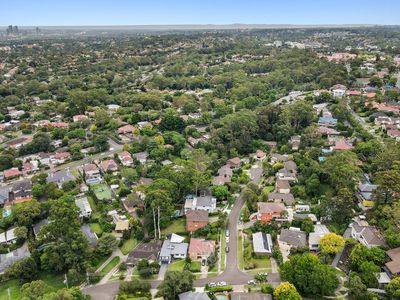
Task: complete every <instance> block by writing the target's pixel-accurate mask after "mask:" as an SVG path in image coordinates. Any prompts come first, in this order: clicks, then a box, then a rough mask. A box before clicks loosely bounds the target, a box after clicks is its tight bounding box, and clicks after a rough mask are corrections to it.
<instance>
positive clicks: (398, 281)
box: [385, 277, 400, 299]
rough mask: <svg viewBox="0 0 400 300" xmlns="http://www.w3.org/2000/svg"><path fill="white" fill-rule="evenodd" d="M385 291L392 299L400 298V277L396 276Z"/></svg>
mask: <svg viewBox="0 0 400 300" xmlns="http://www.w3.org/2000/svg"><path fill="white" fill-rule="evenodd" d="M385 291H386V293H387V294H388V295H389V297H391V299H399V298H400V277H395V278H393V279H392V280H390V282H389V283H388V284H387V285H386V286H385Z"/></svg>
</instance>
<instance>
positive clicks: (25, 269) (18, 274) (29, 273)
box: [5, 257, 39, 283]
mask: <svg viewBox="0 0 400 300" xmlns="http://www.w3.org/2000/svg"><path fill="white" fill-rule="evenodd" d="M5 273H6V274H7V275H8V276H9V277H11V278H17V279H19V280H20V281H21V282H22V283H25V282H29V281H32V280H33V279H35V278H36V277H37V275H38V273H39V272H38V266H37V264H36V262H35V260H34V259H33V258H31V257H29V258H26V259H24V260H21V261H18V262H16V263H14V264H13V265H12V266H11V267H9V268H8V269H7V270H6V272H5Z"/></svg>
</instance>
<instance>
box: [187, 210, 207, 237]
mask: <svg viewBox="0 0 400 300" xmlns="http://www.w3.org/2000/svg"><path fill="white" fill-rule="evenodd" d="M208 222H209V221H208V212H207V211H205V210H189V211H188V212H187V213H186V231H188V232H194V231H196V230H197V229H200V228H203V227H205V226H207V224H208Z"/></svg>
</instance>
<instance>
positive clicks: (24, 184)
mask: <svg viewBox="0 0 400 300" xmlns="http://www.w3.org/2000/svg"><path fill="white" fill-rule="evenodd" d="M31 200H32V182H31V181H30V180H29V179H25V180H21V181H18V182H15V183H14V184H13V185H12V186H11V189H10V193H9V198H8V201H9V202H10V203H12V204H18V203H23V202H27V201H31Z"/></svg>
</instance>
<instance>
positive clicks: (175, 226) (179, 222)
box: [161, 218, 186, 235]
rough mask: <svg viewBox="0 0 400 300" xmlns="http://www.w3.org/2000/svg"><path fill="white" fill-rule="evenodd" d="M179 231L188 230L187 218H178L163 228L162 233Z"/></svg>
mask: <svg viewBox="0 0 400 300" xmlns="http://www.w3.org/2000/svg"><path fill="white" fill-rule="evenodd" d="M178 232H186V229H185V218H179V219H176V220H174V221H173V222H172V223H171V225H169V226H168V227H167V228H164V229H163V230H161V233H162V234H164V235H166V234H171V233H178Z"/></svg>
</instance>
